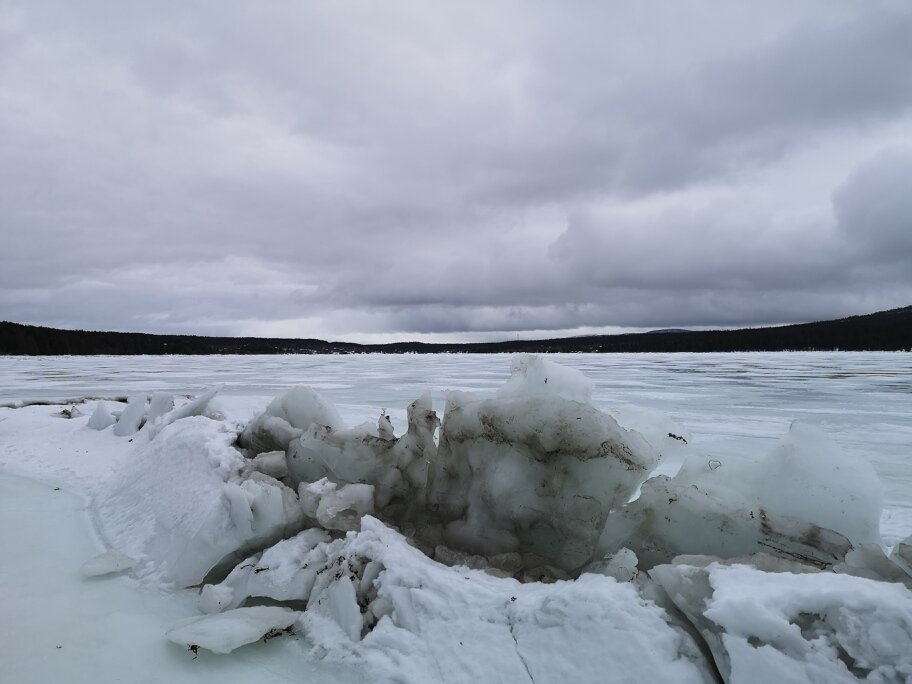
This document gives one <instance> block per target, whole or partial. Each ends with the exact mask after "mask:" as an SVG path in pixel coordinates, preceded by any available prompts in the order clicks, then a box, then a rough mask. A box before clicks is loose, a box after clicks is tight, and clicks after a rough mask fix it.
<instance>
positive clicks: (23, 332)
mask: <svg viewBox="0 0 912 684" xmlns="http://www.w3.org/2000/svg"><path fill="white" fill-rule="evenodd" d="M735 351H912V306H907V307H903V308H901V309H891V310H889V311H879V312H877V313H872V314H867V315H864V316H852V317H850V318H841V319H838V320H834V321H820V322H816V323H801V324H796V325H784V326H778V327H773V328H743V329H739V330H708V331H697V332H688V331H681V330H671V331H660V332H652V333H633V334H626V335H592V336H588V337H566V338H558V339H552V340H516V341H510V342H486V343H466V344H455V343H454V344H424V343H422V342H396V343H392V344H371V345H361V344H352V343H349V342H327V341H325V340H315V339H273V338H258V337H199V336H196V335H152V334H148V333H122V332H94V331H86V330H60V329H57V328H44V327H40V326H34V325H23V324H21V323H11V322H6V321H3V322H0V354H7V355H19V356H22V355H30V356H42V355H44V356H46V355H65V354H75V355H98V354H111V355H130V354H358V353H371V352H373V353H387V354H402V353H419V354H421V353H440V352H451V353H480V354H485V353H498V352H735Z"/></svg>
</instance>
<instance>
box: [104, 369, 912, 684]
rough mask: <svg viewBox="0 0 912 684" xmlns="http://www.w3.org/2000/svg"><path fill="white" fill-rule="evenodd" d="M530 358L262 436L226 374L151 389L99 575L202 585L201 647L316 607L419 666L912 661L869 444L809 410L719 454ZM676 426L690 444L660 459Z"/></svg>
mask: <svg viewBox="0 0 912 684" xmlns="http://www.w3.org/2000/svg"><path fill="white" fill-rule="evenodd" d="M511 372H512V374H511V377H510V379H509V381H508V382H507V383H506V384H505V385H504V386H503V387H502V388H501V389H500V390H499V391H497V392H496V393H495V394H488V395H482V394H469V393H465V392H458V391H453V392H448V393H447V394H446V405H445V410H444V416H443V420H442V421H440V420H439V419H438V416H437V414H436V412H435V411H434V409H433V403H432V399H431V396H430V395H429V394H426V395H423V396H421V397H419V398H418V399H417V400H415V401H414V402H412V404H411V405H409V407H408V409H407V423H408V424H407V429H406V431H405V433H404V434H402V435H401V436H399V437H397V436H396V434H395V432H394V430H393V426H392V423H391V422H390V420H389V418H388V416H387V415H386V413H385V412H384V413H382V414H381V416H380V419H379V421H378V423H376V424H373V423H364V424H361V425H357V426H355V427H345V426H344V424H343V422H342V420H341V418H340V416H339V413H338V412H337V411H336V409H335V407H333V406H332V404H330V403H329V402H328V401H327V400H325V399H324V398H323V397H321V396H320V395H319V394H318V393H317V392H316V391H314V390H313V389H310V388H306V387H296V388H293V389H292V390H290V391H289V392H288V393H286V394H284V395H282V396H280V397H278V398H276V399H275V400H274V401H272V402H271V403H270V404H269V405H268V407H267V408H266V410H265V412H264V413H262V414H261V415H259V416H257V417H256V418H254V419H253V420H252V421H250V422H249V424H248V425H247V426H246V427H245V428H244V429H243V430H242V431H241V432H240V434H238V430H237V429H236V428H232V426H230V425H229V424H228V423H227V422H225V421H223V420H218V419H216V417H215V416H214V414H212V411H211V410H210V409H208V406H209V402H210V400H211V399H212V397H213V396H214V395H215V393H216V392H217V391H218V389H217V388H215V389H213V390H210V391H209V392H207V393H204V394H202V395H200V396H199V397H197V398H196V399H194V400H191V401H189V402H185V403H183V404H181V405H180V406H177V407H174V404H173V400H171V399H170V397H167V396H165V395H153V396H152V398H151V401H150V402H149V404H148V406H147V404H146V399H145V397H133V398H131V400H130V402H129V403H128V404H127V407H126V409H125V410H124V411H123V413H122V414H121V416H120V419H119V420H118V422H117V423H116V425H115V433H116V434H135V433H136V430H138V429H139V428H140V426H143V427H142V429H141V432H140V434H139V435H137V438H136V440H135V441H134V444H133V445H132V447H131V448H132V449H133V450H134V453H133V454H132V456H131V458H129V459H128V460H126V461H125V462H124V464H123V465H122V467H121V468H120V470H119V471H118V472H117V473H115V475H114V477H113V478H112V479H111V481H110V482H109V483H108V485H107V487H106V489H105V490H104V491H102V492H101V493H100V494H99V496H98V499H97V504H96V510H97V514H98V517H99V520H100V522H101V529H102V532H103V533H104V535H105V537H106V538H107V540H108V541H109V542H110V543H111V544H113V545H114V546H116V547H117V548H118V549H120V551H118V552H111V554H112V555H110V556H109V557H104V556H103V557H99V558H98V559H94V560H93V561H91V562H90V563H88V564H87V566H88V570H86V574H100V573H101V572H107V571H108V570H107V569H108V568H110V569H112V570H111V571H115V572H116V571H122V570H125V569H131V568H132V570H133V572H134V573H135V574H137V575H139V576H143V577H154V578H157V579H160V580H163V581H167V582H173V583H175V584H177V585H178V586H182V587H186V586H195V585H201V587H202V588H201V590H200V597H199V607H200V610H201V611H202V612H203V613H204V614H205V615H204V616H203V617H199V618H192V619H190V620H188V621H185V622H182V623H180V624H179V625H177V626H176V627H175V628H174V629H173V630H171V631H170V632H169V634H168V638H169V639H171V640H172V641H175V642H177V643H180V644H183V645H185V646H196V647H202V648H207V649H209V650H212V651H213V652H218V653H224V652H228V651H230V650H232V649H234V648H236V647H238V646H240V645H243V644H245V643H249V642H251V641H255V640H257V639H259V638H261V637H263V636H264V635H267V636H268V635H270V634H272V633H273V632H275V631H282V630H286V629H289V628H294V629H299V630H303V631H304V632H306V634H307V636H308V639H309V640H310V641H311V642H313V643H314V644H315V645H316V646H317V647H319V648H320V649H321V653H323V654H324V655H328V656H331V657H338V658H341V659H347V658H355V659H357V660H359V661H361V662H368V663H370V664H371V665H372V667H373V668H374V669H375V670H376V671H377V672H386V673H388V674H389V676H390V677H392V676H393V673H396V676H399V677H400V678H401V679H402V680H404V681H425V680H426V679H427V677H426V674H427V672H429V671H433V670H435V669H436V668H444V669H448V668H458V669H459V671H460V672H463V673H465V674H466V677H469V676H471V677H474V678H475V679H476V680H479V681H480V680H484V681H490V680H496V679H498V678H500V679H502V680H504V681H513V680H516V681H525V680H529V679H531V680H533V681H535V680H536V678H541V679H540V680H539V681H548V680H554V679H556V678H557V677H558V676H561V677H562V678H566V677H567V676H568V674H572V676H574V677H576V678H577V679H579V680H581V681H592V680H595V679H600V678H603V675H604V673H605V672H607V671H611V672H613V673H616V674H618V677H617V678H616V679H618V680H619V681H633V680H642V681H646V680H650V681H652V680H657V679H659V678H662V679H668V678H669V676H670V675H669V673H674V674H673V677H672V679H674V680H675V681H694V682H698V681H699V682H709V681H713V678H714V676H715V674H714V673H718V674H719V675H720V676H721V677H722V678H723V679H724V680H725V681H727V682H746V681H753V680H752V679H751V676H752V674H751V673H752V672H754V670H755V669H756V668H759V667H760V666H759V665H758V662H759V659H764V658H766V659H768V662H769V665H768V667H766V669H756V672H760V673H762V676H761V679H763V678H766V679H767V680H769V679H770V677H772V678H773V679H776V678H778V677H781V678H782V679H781V680H782V681H804V680H807V679H813V678H814V677H817V678H818V679H820V680H821V681H824V680H826V681H841V679H840V678H842V679H845V678H846V677H849V676H856V675H857V676H867V677H868V679H869V680H870V681H902V678H903V677H907V676H912V675H910V674H909V673H910V670H909V667H910V659H909V657H907V655H905V654H907V653H910V652H912V648H910V647H909V645H908V643H907V642H908V641H909V638H910V637H909V635H910V634H912V600H910V598H909V596H910V594H909V591H908V589H907V588H906V586H910V585H912V572H910V567H912V551H910V550H912V539H906V540H904V541H903V542H900V543H898V544H896V546H895V547H894V549H893V551H892V554H891V555H890V556H888V555H887V554H886V553H884V551H883V549H882V548H881V546H880V545H879V544H880V537H879V531H878V520H879V515H880V509H881V505H882V493H881V489H880V485H879V482H878V480H877V478H876V476H875V475H874V473H873V471H872V470H871V468H870V466H869V465H868V464H867V463H865V462H862V461H858V460H850V459H848V458H847V457H845V456H844V455H843V454H841V453H840V452H839V450H838V449H837V448H836V447H835V446H834V445H832V444H831V443H830V442H828V441H827V440H826V439H825V438H824V437H823V436H822V435H821V434H819V432H818V431H816V430H814V429H812V428H810V427H807V426H803V425H800V424H796V425H793V426H792V428H791V429H790V431H789V433H788V434H787V435H786V436H785V437H784V438H783V439H782V441H781V442H780V443H779V444H778V445H777V446H776V447H775V448H774V449H773V450H772V451H771V453H770V454H769V455H767V456H765V457H763V458H759V459H747V458H743V457H742V458H733V459H721V458H713V459H708V458H707V457H705V456H701V455H700V454H699V453H697V452H695V451H693V449H692V447H691V446H689V445H688V441H689V437H690V436H689V434H687V433H686V431H685V430H684V429H683V428H681V427H679V426H672V427H668V426H669V423H667V422H657V421H654V420H652V419H651V418H650V417H649V416H646V415H645V414H642V413H640V414H636V415H635V417H636V421H635V422H638V423H639V424H641V425H644V426H646V429H645V433H646V434H647V435H648V437H644V436H643V434H640V432H638V431H634V430H629V429H624V428H622V427H620V426H619V425H618V423H617V421H615V419H614V418H612V417H611V416H609V415H608V414H606V413H604V412H602V411H600V410H598V409H597V408H595V407H594V406H593V405H592V404H591V394H592V386H591V383H589V381H588V380H586V379H585V378H583V377H582V375H581V374H579V373H578V372H577V371H574V370H571V369H568V368H562V367H560V366H557V365H556V364H554V363H552V362H550V361H547V360H544V359H541V358H538V357H532V356H526V355H521V356H519V357H517V358H516V359H514V361H513V364H512V367H511ZM140 409H141V410H140ZM106 410H107V409H105V408H104V407H103V405H102V404H99V407H98V408H97V409H96V414H97V415H99V416H100V417H99V420H98V421H96V422H98V423H99V424H100V423H102V422H104V415H105V414H104V412H105V411H106ZM99 411H101V413H99ZM92 421H95V416H94V415H93V418H92V419H91V421H90V422H92ZM120 425H123V428H122V429H121V430H120V431H118V430H117V427H118V426H120ZM131 430H132V432H131ZM659 449H661V450H662V451H663V452H666V453H667V451H668V450H678V453H681V454H685V453H686V454H687V457H686V460H685V462H684V465H683V466H682V467H681V469H680V471H679V472H678V473H677V474H676V475H675V476H673V477H669V476H667V475H657V476H654V477H652V478H650V479H647V478H649V475H650V473H651V472H652V470H653V469H654V468H655V467H656V465H657V463H658V462H659V459H660V454H659ZM637 493H639V496H636V495H637ZM633 497H636V498H633ZM631 499H633V500H631ZM114 554H117V555H114ZM119 554H128V555H123V558H121V555H119ZM123 559H126V560H123ZM127 561H129V563H127ZM121 565H123V567H121ZM447 566H450V567H447ZM647 571H648V572H647ZM739 580H744V581H749V582H752V583H755V584H756V585H757V586H759V587H761V591H760V592H759V594H758V596H759V597H760V598H759V599H757V600H755V599H754V597H753V596H752V594H751V591H749V590H745V591H743V592H742V593H741V594H738V592H737V591H736V587H737V582H738V581H739ZM552 583H553V584H552ZM881 585H883V586H886V587H888V588H887V589H884V590H883V591H880V590H875V589H872V587H877V586H881ZM904 585H906V586H904ZM752 586H753V585H752ZM852 592H854V595H855V596H856V599H857V600H850V599H849V594H851V593H852ZM904 592H905V593H904ZM894 599H895V600H894ZM752 601H753V602H752ZM262 603H268V604H277V605H268V606H264V605H257V604H262ZM904 620H905V622H904ZM555 634H560V635H561V636H560V637H559V641H560V650H561V657H560V658H558V659H555V658H554V648H555V647H554V641H553V640H554V638H555V637H554V635H555ZM492 653H496V654H497V657H496V658H493V657H492V656H491V654H492ZM504 654H507V655H506V656H505V655H504ZM644 654H648V657H644ZM568 668H570V669H568ZM574 668H575V670H574ZM789 672H791V673H792V675H794V676H792V675H788V673H789ZM771 673H772V674H771ZM794 673H798V674H794ZM774 675H775V676H774ZM789 676H791V679H789V678H788V677H789ZM796 677H797V679H796Z"/></svg>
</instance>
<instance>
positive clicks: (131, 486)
mask: <svg viewBox="0 0 912 684" xmlns="http://www.w3.org/2000/svg"><path fill="white" fill-rule="evenodd" d="M235 437H236V435H235V433H234V432H233V431H231V430H230V429H229V428H228V426H226V425H225V424H224V423H221V422H219V421H214V420H211V419H209V418H206V417H204V416H193V417H189V418H186V419H183V420H180V421H176V422H174V423H173V424H170V425H168V426H167V427H165V428H164V429H163V430H162V431H161V433H160V434H159V435H158V436H157V437H156V438H155V439H153V440H152V441H151V442H149V443H148V444H144V445H140V446H139V447H138V448H137V452H136V454H135V455H134V456H133V458H131V459H129V460H128V461H127V462H126V463H125V464H124V466H123V467H122V468H121V469H120V471H119V472H117V473H115V475H114V477H113V478H112V480H111V481H110V483H108V485H107V486H106V488H105V489H104V490H103V491H102V492H101V494H100V495H99V497H98V504H97V509H98V514H99V517H100V520H101V523H102V532H103V533H104V534H105V535H106V536H107V538H108V540H109V541H110V542H111V543H112V544H113V545H114V546H116V547H117V548H119V549H121V550H122V551H123V552H124V553H126V554H128V555H130V556H131V557H133V558H136V559H138V560H139V561H140V563H141V566H142V569H143V571H144V572H146V573H154V574H156V575H157V576H160V577H161V578H162V579H165V580H168V581H171V582H175V583H176V584H178V585H179V586H191V585H194V584H199V583H200V582H201V581H202V580H203V578H205V577H206V575H207V573H209V571H210V570H212V569H213V568H214V567H216V566H218V565H219V564H220V563H221V562H222V561H224V562H226V563H228V562H231V561H232V560H234V559H235V554H242V553H243V552H244V551H246V550H248V549H250V548H256V547H262V546H264V545H268V544H271V543H274V542H276V541H278V540H279V539H281V538H282V537H285V536H289V535H290V534H294V533H295V532H297V531H298V530H299V529H301V527H302V526H303V524H304V513H303V511H302V509H301V506H300V503H299V502H298V499H297V496H296V495H295V492H294V491H293V490H291V489H290V488H288V487H287V486H285V485H284V484H282V483H281V482H279V481H278V480H276V479H274V478H272V477H270V476H268V475H265V474H263V473H259V472H257V471H252V470H250V469H248V468H247V467H246V466H248V463H247V459H244V458H243V456H241V454H240V452H238V451H237V450H236V449H235V448H234V447H232V442H233V441H234V439H235ZM232 564H233V563H232Z"/></svg>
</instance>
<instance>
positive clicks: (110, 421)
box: [86, 401, 115, 430]
mask: <svg viewBox="0 0 912 684" xmlns="http://www.w3.org/2000/svg"><path fill="white" fill-rule="evenodd" d="M114 422H115V421H114V416H112V415H111V412H110V411H109V410H108V407H107V406H105V403H104V402H103V401H99V402H98V405H97V406H96V407H95V411H94V412H93V413H92V417H91V418H89V422H88V423H86V427H89V428H91V429H93V430H104V429H105V428H106V427H108V426H110V425H114Z"/></svg>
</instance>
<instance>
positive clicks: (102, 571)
mask: <svg viewBox="0 0 912 684" xmlns="http://www.w3.org/2000/svg"><path fill="white" fill-rule="evenodd" d="M137 562H138V561H137V560H136V559H135V558H131V557H130V556H128V555H126V554H125V553H121V552H120V551H118V550H117V549H109V550H107V551H105V552H104V553H100V554H98V555H97V556H95V557H94V558H90V559H89V560H87V561H86V562H85V563H83V564H82V567H81V568H79V572H80V574H81V575H82V576H83V577H101V576H103V575H113V574H116V573H118V572H124V571H126V570H130V569H131V568H134V567H136V564H137Z"/></svg>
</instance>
